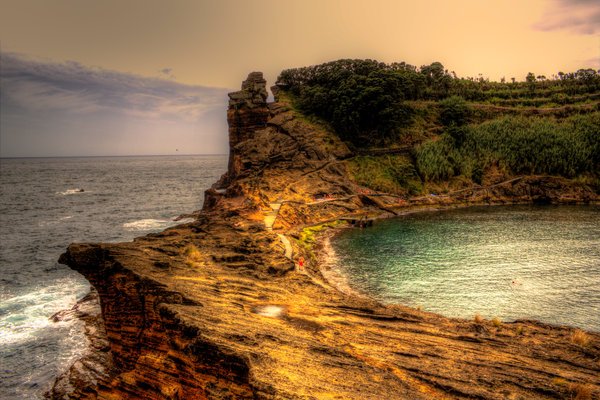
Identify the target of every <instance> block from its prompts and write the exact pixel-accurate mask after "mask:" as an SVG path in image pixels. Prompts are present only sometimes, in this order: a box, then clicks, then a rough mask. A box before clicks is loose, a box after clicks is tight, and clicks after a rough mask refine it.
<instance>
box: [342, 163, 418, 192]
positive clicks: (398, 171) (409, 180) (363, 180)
mask: <svg viewBox="0 0 600 400" xmlns="http://www.w3.org/2000/svg"><path fill="white" fill-rule="evenodd" d="M349 168H350V172H351V173H352V174H353V175H354V177H355V179H356V182H357V183H358V184H359V185H362V186H366V187H369V188H371V189H373V190H377V191H381V192H386V193H396V194H401V193H402V194H404V193H407V194H417V193H419V192H420V191H421V181H420V179H419V176H418V174H417V171H416V169H415V166H414V165H413V163H412V161H411V160H410V158H408V157H406V156H401V155H385V156H381V157H372V156H359V157H355V158H354V159H352V160H351V161H350V162H349Z"/></svg>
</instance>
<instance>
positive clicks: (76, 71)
mask: <svg viewBox="0 0 600 400" xmlns="http://www.w3.org/2000/svg"><path fill="white" fill-rule="evenodd" d="M0 57H1V63H2V69H1V74H2V75H1V78H2V93H3V96H2V97H3V99H2V100H3V105H4V106H7V107H19V108H23V109H30V110H36V111H44V110H57V109H60V110H65V111H68V112H71V113H74V114H77V113H94V112H99V111H107V110H110V111H113V112H116V113H123V114H129V115H134V116H138V117H144V118H168V117H174V118H177V119H180V118H184V119H186V120H188V121H195V120H197V119H198V118H199V117H200V116H201V115H202V114H203V113H204V112H205V111H207V110H208V109H211V108H213V107H223V106H224V104H225V101H226V99H227V96H226V93H227V91H228V90H226V89H221V88H210V87H202V86H190V85H184V84H180V83H177V82H173V81H172V80H166V79H160V78H147V77H142V76H138V75H134V74H127V73H122V72H115V71H108V70H104V69H100V68H90V67H87V66H84V65H82V64H79V63H77V62H72V61H69V62H65V63H50V62H41V61H38V60H32V59H28V58H25V57H22V56H19V55H17V54H13V53H2V54H1V55H0ZM161 73H163V74H166V75H168V74H171V73H172V69H171V68H165V69H163V70H162V71H161Z"/></svg>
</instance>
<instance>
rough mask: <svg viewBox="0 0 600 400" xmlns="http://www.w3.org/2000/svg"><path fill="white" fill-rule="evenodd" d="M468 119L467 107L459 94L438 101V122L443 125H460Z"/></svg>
mask: <svg viewBox="0 0 600 400" xmlns="http://www.w3.org/2000/svg"><path fill="white" fill-rule="evenodd" d="M468 119H469V107H468V106H467V102H466V101H465V99H463V98H462V97H460V96H451V97H448V98H447V99H444V100H442V101H440V122H441V123H442V125H444V126H462V125H464V124H466V123H467V121H468Z"/></svg>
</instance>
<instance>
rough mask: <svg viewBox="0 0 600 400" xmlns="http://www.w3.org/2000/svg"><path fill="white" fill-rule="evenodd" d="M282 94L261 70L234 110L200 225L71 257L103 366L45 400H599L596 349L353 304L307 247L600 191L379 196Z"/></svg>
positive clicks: (484, 190) (543, 330)
mask: <svg viewBox="0 0 600 400" xmlns="http://www.w3.org/2000/svg"><path fill="white" fill-rule="evenodd" d="M274 92H275V95H276V101H275V102H273V103H267V91H266V82H265V80H264V79H263V77H262V74H261V73H256V72H254V73H251V74H250V75H249V76H248V79H247V80H246V81H244V82H243V84H242V90H241V91H239V92H234V93H231V94H230V95H229V97H230V102H229V110H228V112H227V119H228V122H229V140H230V148H231V149H230V150H231V151H230V159H229V165H228V171H227V172H226V174H225V175H224V176H223V177H222V178H221V179H220V180H219V182H217V183H216V184H215V185H214V186H213V188H211V189H209V190H208V191H207V192H206V195H205V203H204V207H203V209H202V210H201V211H200V212H198V213H197V214H196V220H195V221H194V222H192V223H187V224H183V225H179V226H177V227H174V228H170V229H167V230H165V231H164V232H161V233H158V234H151V235H148V236H145V237H141V238H137V239H136V240H134V241H133V242H129V243H117V244H114V243H111V244H72V245H70V246H69V248H68V250H67V252H66V253H65V254H63V255H62V256H61V258H60V262H62V263H64V264H67V265H69V266H70V267H71V268H73V269H74V270H76V271H79V272H80V273H82V274H83V275H84V276H85V277H86V278H87V279H88V280H89V281H90V283H91V284H92V285H93V286H94V287H95V289H96V290H97V292H98V295H99V298H100V305H101V310H102V318H100V319H99V318H94V319H93V321H94V323H96V324H99V323H100V324H101V325H102V326H101V327H100V328H98V329H94V330H93V332H94V335H95V337H96V339H95V340H96V343H100V345H98V346H97V348H96V350H97V352H101V351H104V353H105V354H106V356H105V357H100V358H98V357H96V359H93V358H92V359H91V361H90V360H88V361H89V362H86V360H82V361H81V362H80V363H79V364H78V367H77V368H72V369H71V372H70V373H67V374H66V375H65V376H63V377H61V380H60V381H59V382H58V383H59V384H57V385H55V388H54V390H53V391H52V392H51V393H50V394H49V396H50V397H52V398H81V399H83V398H85V399H246V398H248V399H250V398H258V399H392V398H397V399H432V398H435V399H438V398H439V399H455V398H477V399H555V398H600V383H599V382H600V381H599V379H598V377H599V376H600V335H599V334H597V333H585V332H581V331H576V330H575V329H573V328H569V327H558V326H550V325H546V324H542V323H539V322H535V321H516V322H513V323H497V321H494V322H492V321H486V320H482V319H476V320H472V321H470V320H460V319H452V318H446V317H443V316H440V315H436V314H432V313H427V312H423V311H419V310H415V309H411V308H407V307H403V306H383V305H381V304H379V303H376V302H374V301H372V300H369V299H366V298H363V297H359V296H355V295H353V294H347V293H343V292H341V291H339V290H338V289H337V288H335V287H333V286H332V285H331V284H330V282H329V281H328V279H327V271H324V270H323V268H322V265H321V263H320V259H319V255H320V251H319V246H320V242H318V241H317V242H316V243H314V242H313V241H312V240H310V241H309V240H307V239H306V234H305V233H306V228H308V227H314V226H319V227H323V226H324V224H331V225H333V224H338V225H341V224H344V223H345V222H343V221H344V220H346V219H348V220H351V219H359V218H364V217H369V218H371V217H373V218H376V217H384V216H393V215H395V214H399V213H402V212H405V211H407V210H414V209H419V208H445V207H455V206H465V205H471V204H505V203H531V202H551V203H578V202H579V203H594V202H598V200H599V198H598V195H597V194H595V193H594V192H593V191H591V190H590V189H589V188H587V187H586V186H585V185H583V184H577V183H573V182H572V181H568V180H565V179H563V178H557V177H550V176H524V177H516V178H514V179H511V180H509V181H506V182H499V183H498V184H494V185H489V186H487V187H474V188H470V189H468V190H461V191H459V192H456V193H449V194H448V195H446V196H421V197H415V198H399V197H398V196H392V195H387V194H385V193H373V192H372V191H368V190H365V188H362V187H360V186H359V185H357V184H356V183H355V182H354V181H353V179H352V178H351V176H350V174H349V173H348V171H347V169H346V163H345V160H347V159H349V158H351V157H352V156H353V152H352V151H351V150H350V149H349V148H348V147H347V146H346V145H345V144H344V143H343V142H341V141H340V139H339V138H338V137H337V136H336V135H335V134H333V133H332V132H330V131H328V130H327V129H324V128H322V127H319V126H317V125H315V124H313V123H311V122H310V121H308V120H307V119H306V118H304V117H303V116H302V115H300V114H298V113H297V112H296V111H294V109H293V107H291V105H290V104H289V103H287V102H286V101H283V100H282V99H278V96H277V94H278V93H277V88H275V89H274ZM277 100H278V101H277ZM340 221H341V222H340ZM300 257H302V258H303V259H305V260H306V261H305V263H303V265H302V266H300V265H299V263H298V260H299V259H300ZM99 332H101V333H102V335H104V332H105V336H103V337H100V336H102V335H100V334H99ZM581 338H583V339H581ZM102 344H104V346H102ZM94 360H95V361H94ZM102 363H104V364H102ZM100 365H101V366H100ZM577 396H580V397H577ZM581 396H587V397H581Z"/></svg>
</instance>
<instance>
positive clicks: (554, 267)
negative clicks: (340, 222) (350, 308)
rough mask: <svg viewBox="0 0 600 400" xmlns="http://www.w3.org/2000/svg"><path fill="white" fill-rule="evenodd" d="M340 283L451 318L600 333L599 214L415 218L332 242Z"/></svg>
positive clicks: (558, 210) (475, 210)
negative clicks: (537, 324)
mask: <svg viewBox="0 0 600 400" xmlns="http://www.w3.org/2000/svg"><path fill="white" fill-rule="evenodd" d="M330 253H331V255H332V257H331V258H330V260H329V263H330V265H331V266H333V270H334V272H337V274H334V276H335V277H336V278H337V279H338V283H340V284H341V285H343V286H345V287H347V288H350V289H352V290H354V291H356V292H360V293H363V294H366V295H369V296H371V297H374V298H376V299H378V300H380V301H382V302H384V303H392V304H394V303H396V304H405V305H409V306H414V307H421V308H423V309H424V310H426V311H432V312H435V313H439V314H443V315H446V316H449V317H460V318H467V319H472V318H474V316H475V315H476V314H479V315H480V316H482V317H484V318H489V319H492V318H495V317H497V318H499V319H500V320H502V321H513V320H516V319H535V320H539V321H542V322H546V323H551V324H560V325H569V326H573V327H580V328H583V329H588V330H593V331H597V332H600V311H599V310H600V206H593V205H590V206H493V207H471V208H464V209H457V210H447V211H441V212H421V213H414V214H410V215H406V216H403V217H399V218H392V219H389V220H384V221H379V222H378V223H376V224H375V225H374V226H373V227H372V228H367V229H352V230H347V231H344V232H343V233H342V234H340V235H339V236H338V237H336V238H334V240H332V241H331V250H330Z"/></svg>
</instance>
